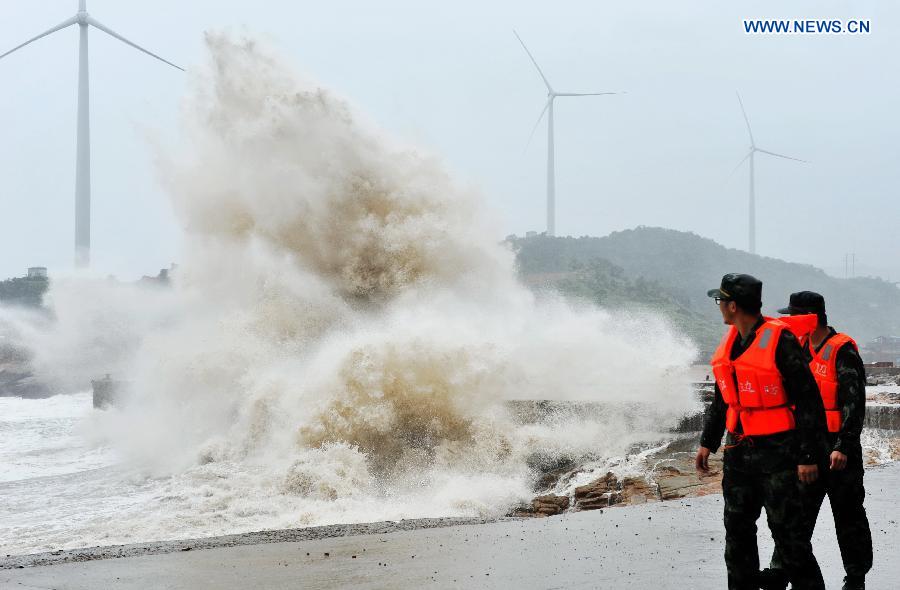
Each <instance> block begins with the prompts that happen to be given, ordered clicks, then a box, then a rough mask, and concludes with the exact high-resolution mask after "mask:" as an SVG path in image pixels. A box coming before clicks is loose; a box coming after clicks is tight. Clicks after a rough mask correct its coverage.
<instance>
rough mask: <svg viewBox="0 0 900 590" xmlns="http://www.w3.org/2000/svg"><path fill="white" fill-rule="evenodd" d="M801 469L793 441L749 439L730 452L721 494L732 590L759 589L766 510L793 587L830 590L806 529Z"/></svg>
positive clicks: (727, 564) (726, 555)
mask: <svg viewBox="0 0 900 590" xmlns="http://www.w3.org/2000/svg"><path fill="white" fill-rule="evenodd" d="M776 437H777V438H776ZM766 439H770V440H766ZM796 463H797V462H796V453H795V452H794V440H793V437H781V436H778V435H774V436H771V437H758V438H754V439H753V440H750V439H749V438H748V439H745V440H744V442H742V443H741V444H739V445H736V446H733V447H730V448H727V449H726V451H725V459H724V464H725V466H724V475H723V479H722V493H723V496H724V499H725V565H726V567H727V569H728V588H729V590H750V589H753V590H757V589H758V588H759V547H758V545H757V541H756V530H757V528H756V521H757V520H758V519H759V517H760V514H761V512H762V509H763V508H765V510H766V517H767V520H768V523H769V530H770V531H771V532H772V538H773V539H774V540H775V544H776V545H777V546H778V547H779V549H780V560H781V563H782V565H783V566H784V570H785V572H786V574H787V576H788V577H789V579H790V580H791V583H792V584H793V587H794V588H796V589H812V590H824V589H825V583H824V581H823V580H822V572H821V571H820V570H819V564H818V563H817V562H816V558H815V557H814V556H813V552H812V545H811V544H810V538H809V535H807V534H806V531H807V528H806V527H805V526H804V514H803V500H802V498H801V491H800V482H799V479H798V477H797V464H796Z"/></svg>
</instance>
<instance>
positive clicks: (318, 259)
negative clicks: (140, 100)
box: [21, 34, 696, 546]
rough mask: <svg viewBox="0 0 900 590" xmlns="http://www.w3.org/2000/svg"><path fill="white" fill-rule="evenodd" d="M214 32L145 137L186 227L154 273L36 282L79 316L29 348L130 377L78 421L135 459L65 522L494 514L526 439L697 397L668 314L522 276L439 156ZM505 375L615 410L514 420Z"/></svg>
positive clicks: (652, 421)
mask: <svg viewBox="0 0 900 590" xmlns="http://www.w3.org/2000/svg"><path fill="white" fill-rule="evenodd" d="M207 45H208V47H209V50H210V56H211V59H210V63H209V64H208V65H207V66H206V67H205V68H202V69H200V70H196V71H195V72H194V74H193V82H192V86H193V91H192V94H191V96H190V97H189V99H188V100H187V102H186V105H185V110H184V121H185V123H184V130H185V133H184V142H183V144H182V146H181V148H180V149H177V150H173V151H172V152H170V153H167V154H165V155H163V156H161V158H160V169H161V173H162V176H163V179H164V182H165V185H166V187H167V188H168V190H169V192H170V193H171V194H172V198H173V202H174V204H175V209H176V211H177V213H178V216H179V219H180V221H181V224H182V226H183V227H184V230H185V239H184V244H185V249H184V252H183V255H182V258H181V261H180V265H179V267H178V269H177V272H175V273H173V283H172V286H171V289H170V290H167V291H164V292H157V291H150V292H144V291H143V290H142V291H141V293H140V294H139V295H135V296H134V297H131V294H128V296H127V297H123V296H120V295H124V294H125V293H122V292H118V293H119V294H118V295H116V294H110V293H109V290H115V289H119V287H116V286H111V285H110V284H107V283H102V282H96V281H93V282H82V283H78V282H77V281H73V282H66V283H65V284H64V285H59V286H58V285H57V284H56V283H54V285H53V287H52V289H51V294H50V301H51V302H52V304H53V309H54V313H55V314H56V316H57V318H58V322H57V323H56V328H55V329H69V330H70V331H69V332H67V334H66V335H65V338H61V339H60V340H58V343H57V345H55V346H54V347H50V348H48V351H50V352H48V353H47V354H45V355H44V356H43V358H42V361H41V363H40V366H41V367H44V368H46V370H51V369H52V365H53V363H52V357H53V356H56V357H59V358H64V359H67V361H66V366H67V367H76V366H77V363H75V362H73V361H74V360H76V359H78V355H79V354H84V355H86V356H85V358H86V359H87V360H90V362H86V364H85V367H87V368H89V369H90V370H91V371H96V372H98V373H103V372H105V371H104V370H103V368H102V364H103V362H102V361H103V360H104V358H106V359H108V360H109V362H110V363H111V364H113V363H114V364H115V368H116V370H117V371H119V372H120V373H121V375H123V376H124V377H125V378H126V379H127V380H128V381H129V383H130V386H129V391H128V394H129V397H130V401H129V402H128V403H127V404H126V405H125V406H124V407H123V408H121V409H118V410H112V411H108V412H102V413H98V414H97V415H96V416H95V417H94V421H93V422H92V423H91V425H90V428H91V429H92V431H93V432H94V433H95V434H96V433H100V434H101V435H102V436H103V437H104V438H105V440H107V441H108V442H109V444H111V445H112V446H113V447H115V448H116V449H118V450H120V451H121V452H122V453H123V455H124V457H125V458H126V459H125V463H124V465H123V467H122V470H121V471H116V472H115V473H113V474H105V475H102V478H103V483H96V486H97V488H102V487H103V486H107V487H109V488H110V489H109V491H108V492H106V493H105V496H107V499H106V500H105V501H106V502H109V503H110V504H111V505H115V506H116V511H117V518H116V519H115V521H114V522H109V521H104V524H103V525H102V528H98V526H99V525H98V523H97V519H96V518H93V517H91V516H90V515H81V514H78V513H76V512H71V513H67V514H66V515H65V516H61V517H60V519H62V520H64V521H65V522H66V527H67V530H68V531H69V533H67V534H69V535H70V536H71V538H70V539H65V538H63V537H64V535H63V534H62V533H58V532H57V533H55V534H56V536H54V537H53V542H55V543H56V544H57V545H67V546H73V545H76V544H78V543H86V542H91V541H93V540H96V539H102V540H103V541H104V542H121V541H126V540H136V539H137V537H136V536H135V535H142V536H143V537H149V538H171V537H173V536H190V535H200V534H216V533H224V532H238V531H245V530H252V529H258V528H272V527H290V526H298V525H306V524H324V523H332V522H350V521H367V520H379V519H395V518H401V517H418V516H438V515H471V514H486V515H499V514H503V513H504V512H505V511H506V510H507V509H508V508H509V507H510V506H512V505H513V504H515V503H516V502H519V501H522V500H524V499H527V498H528V497H529V496H530V494H531V493H532V491H533V484H534V481H535V479H536V474H535V472H534V471H533V469H532V468H531V467H530V465H532V463H531V462H530V461H531V459H532V458H533V457H534V456H535V455H542V456H546V457H561V456H567V457H573V456H574V457H578V456H586V455H590V456H592V457H594V458H598V457H604V456H613V455H619V454H622V453H624V452H625V451H627V449H629V448H630V447H631V446H632V445H634V444H639V443H646V442H650V441H654V440H657V439H659V438H660V437H662V436H664V433H665V432H666V430H667V429H668V428H669V427H670V426H672V425H673V424H674V422H675V421H676V420H677V418H678V416H680V415H682V414H684V413H685V412H687V411H689V410H691V409H694V408H695V407H696V404H695V401H694V399H693V396H692V394H691V391H690V387H689V385H688V383H687V376H686V373H685V368H686V367H687V365H688V363H689V362H690V361H691V360H692V359H693V357H694V355H695V350H694V348H693V346H692V345H691V344H690V343H689V342H688V341H687V340H686V339H685V338H683V337H681V336H679V335H677V334H676V333H675V332H674V331H673V329H672V328H671V327H670V326H669V324H668V323H667V322H665V321H664V320H663V319H661V318H660V317H657V316H653V315H649V314H631V315H628V314H623V313H611V312H608V311H605V310H601V309H597V308H595V307H592V306H585V305H575V304H573V303H570V302H567V301H565V300H564V299H562V298H560V297H555V296H552V295H550V296H546V297H542V298H541V299H536V298H535V297H534V295H533V294H532V293H531V292H530V291H529V290H528V289H526V288H525V287H524V286H522V285H521V284H519V283H518V281H517V280H516V273H515V267H514V256H513V253H512V252H511V251H510V250H509V249H508V248H507V247H506V246H505V245H503V244H500V243H498V242H497V240H496V236H497V235H499V231H498V230H497V229H496V228H495V227H494V226H493V224H492V223H491V221H490V217H489V216H488V215H487V214H486V212H485V211H484V210H483V208H482V205H481V201H480V197H479V195H478V194H477V193H474V192H472V191H469V190H464V189H462V188H460V187H459V186H458V185H456V184H455V183H454V182H453V181H452V179H451V178H450V177H449V176H448V175H447V173H446V172H445V171H444V170H443V168H442V167H441V165H440V162H439V161H438V160H437V159H436V158H434V157H432V156H429V155H427V154H424V152H422V151H421V150H418V149H414V148H412V147H410V146H406V145H402V144H400V143H397V142H394V141H391V140H389V139H387V138H386V137H385V136H384V135H383V134H382V133H381V132H380V131H379V130H377V129H376V128H375V126H374V125H372V124H370V123H368V122H367V121H365V119H363V118H362V117H361V116H360V115H359V114H358V113H357V111H356V110H355V109H353V108H352V107H351V106H350V105H349V104H348V103H347V102H346V101H345V100H343V99H341V98H340V97H338V96H337V95H336V94H335V93H334V92H332V91H330V90H327V89H324V88H322V87H321V86H320V85H318V84H315V83H313V82H311V81H309V80H306V79H304V78H302V77H300V76H297V75H295V74H294V73H292V71H291V70H290V68H287V67H286V66H285V65H284V64H283V63H282V62H281V61H280V60H279V59H278V58H276V57H274V56H273V55H271V54H270V53H269V52H268V51H267V50H265V49H264V48H262V47H261V46H260V45H259V44H258V43H256V42H254V41H252V40H248V39H233V38H231V37H229V36H226V35H220V34H210V35H208V36H207ZM135 289H138V290H141V288H139V287H135ZM92 302H100V303H101V304H100V305H96V304H93V303H92ZM79 314H80V315H79ZM67 315H73V316H78V317H80V318H81V319H80V320H78V321H75V320H73V319H67V317H66V316H67ZM92 317H94V318H95V319H96V321H93V320H92ZM112 320H115V321H114V322H113V325H112V326H110V322H111V321H112ZM67 327H68V328H67ZM110 336H112V339H111V340H109V339H108V338H109V337H110ZM51 353H52V354H51ZM76 372H78V373H79V374H82V375H83V373H84V370H83V369H82V370H80V371H76ZM514 399H554V400H576V401H592V402H601V403H603V404H605V407H606V408H607V410H606V411H605V412H604V413H603V415H602V416H600V417H597V418H594V419H591V420H574V419H573V420H567V421H562V422H555V423H547V424H530V425H523V424H520V423H517V422H515V421H514V420H513V419H512V418H511V417H510V415H509V413H508V412H507V409H506V406H505V405H504V402H506V401H507V400H514ZM125 473H127V474H128V475H127V478H126V477H125V475H123V474H125ZM97 477H101V476H99V475H98V476H97ZM98 503H99V504H101V505H102V503H103V500H98ZM85 504H86V502H85ZM88 512H89V513H90V512H91V510H89V511H88ZM94 512H95V511H94ZM139 530H140V531H142V532H140V533H138V532H137V531H139ZM39 539H42V537H41V533H39V532H35V533H34V535H33V536H32V537H28V536H27V535H26V538H25V539H23V540H22V541H21V542H22V543H26V544H27V543H31V544H32V545H36V544H37V543H39V542H40V541H39ZM43 542H49V541H47V540H46V539H44V540H43Z"/></svg>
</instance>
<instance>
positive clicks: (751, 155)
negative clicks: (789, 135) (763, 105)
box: [732, 93, 806, 254]
mask: <svg viewBox="0 0 900 590" xmlns="http://www.w3.org/2000/svg"><path fill="white" fill-rule="evenodd" d="M737 97H738V103H739V104H740V105H741V112H742V113H743V114H744V122H745V123H747V133H748V134H749V135H750V151H749V152H748V153H747V155H746V156H744V159H743V160H741V161H740V162H739V163H738V165H737V166H735V168H734V169H735V170H737V169H738V168H740V167H741V164H743V163H744V162H745V161H747V159H749V160H750V253H751V254H756V192H755V187H754V184H755V174H756V172H755V169H754V167H753V158H754V154H756V152H759V153H761V154H768V155H770V156H775V157H776V158H784V159H785V160H794V161H795V162H804V163H806V160H801V159H800V158H792V157H791V156H785V155H783V154H776V153H775V152H770V151H768V150H763V149H760V148H758V147H756V142H755V141H754V140H753V131H752V130H751V129H750V119H748V118H747V111H746V110H744V101H742V100H741V95H740V93H738V95H737ZM732 173H733V172H732Z"/></svg>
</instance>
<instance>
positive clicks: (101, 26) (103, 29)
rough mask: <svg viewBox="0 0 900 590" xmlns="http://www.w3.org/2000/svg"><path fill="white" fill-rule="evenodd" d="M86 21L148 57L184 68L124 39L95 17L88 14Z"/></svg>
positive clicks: (180, 68)
mask: <svg viewBox="0 0 900 590" xmlns="http://www.w3.org/2000/svg"><path fill="white" fill-rule="evenodd" d="M87 22H88V24H89V25H91V26H93V27H96V28H98V29H100V30H101V31H103V32H104V33H106V34H107V35H109V36H111V37H115V38H116V39H118V40H119V41H121V42H122V43H125V44H126V45H131V46H132V47H134V48H135V49H137V50H138V51H143V52H144V53H146V54H147V55H149V56H150V57H155V58H156V59H158V60H159V61H161V62H163V63H165V64H169V65H170V66H172V67H173V68H176V69H179V70H181V71H182V72H183V71H184V68H183V67H181V66H176V65H175V64H173V63H172V62H170V61H169V60H166V59H163V58H161V57H160V56H158V55H156V54H155V53H153V52H152V51H147V50H146V49H144V48H143V47H141V46H140V45H138V44H137V43H132V42H131V41H129V40H128V39H126V38H125V37H123V36H122V35H120V34H118V33H117V32H115V31H113V30H112V29H110V28H109V27H107V26H105V25H103V24H102V23H100V21H98V20H97V19H95V18H94V17H92V16H89V17H88V18H87Z"/></svg>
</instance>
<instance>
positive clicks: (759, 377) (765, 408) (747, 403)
mask: <svg viewBox="0 0 900 590" xmlns="http://www.w3.org/2000/svg"><path fill="white" fill-rule="evenodd" d="M764 319H765V323H763V325H762V326H760V327H759V329H758V330H757V331H756V338H754V340H753V342H752V343H751V344H750V347H749V348H747V350H745V351H744V352H743V353H742V354H741V355H740V356H739V357H738V358H736V359H735V360H733V361H732V360H730V358H729V355H730V353H731V347H732V345H733V344H734V339H735V338H737V337H738V331H737V328H735V327H734V326H732V327H731V329H730V330H729V331H728V332H727V333H726V334H725V336H724V337H723V338H722V341H721V342H720V343H719V347H718V348H717V349H716V352H715V354H713V357H712V360H711V364H712V370H713V374H714V375H715V377H716V383H717V384H718V386H719V391H721V392H722V399H724V400H725V403H726V404H728V411H727V413H726V416H725V427H726V428H727V429H728V431H729V432H731V433H737V425H738V421H740V424H741V428H742V431H743V434H745V435H747V436H761V435H768V434H777V433H779V432H785V431H788V430H793V429H794V427H795V423H794V412H793V410H792V409H791V407H790V406H789V404H788V397H787V392H786V391H785V390H784V383H783V382H782V379H781V373H780V372H779V371H778V367H776V365H775V348H776V347H777V345H778V339H779V338H780V336H781V332H782V330H786V329H789V328H788V325H787V324H785V323H784V322H782V321H780V320H777V319H774V318H764Z"/></svg>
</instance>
